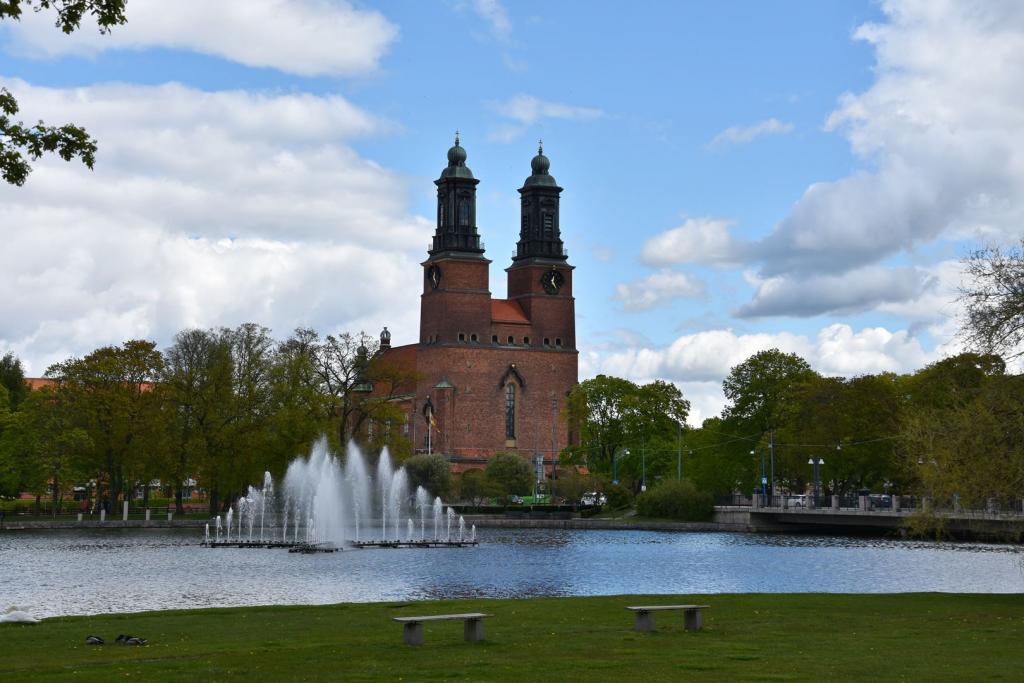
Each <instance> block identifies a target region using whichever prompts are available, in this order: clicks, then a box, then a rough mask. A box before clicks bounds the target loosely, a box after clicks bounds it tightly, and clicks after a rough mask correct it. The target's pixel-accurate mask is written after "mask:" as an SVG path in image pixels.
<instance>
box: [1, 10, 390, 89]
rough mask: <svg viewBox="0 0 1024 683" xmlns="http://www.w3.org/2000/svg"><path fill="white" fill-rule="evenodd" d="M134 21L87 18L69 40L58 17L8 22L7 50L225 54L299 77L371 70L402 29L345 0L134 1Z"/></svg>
mask: <svg viewBox="0 0 1024 683" xmlns="http://www.w3.org/2000/svg"><path fill="white" fill-rule="evenodd" d="M126 14H127V17H128V23H127V24H125V25H123V26H117V27H115V28H113V29H112V30H111V32H110V34H109V35H101V34H100V33H99V32H98V31H96V30H94V28H93V27H91V26H89V25H88V21H86V22H83V29H81V30H79V31H76V32H75V33H73V34H71V35H64V34H62V33H61V32H60V31H57V30H54V28H53V21H54V15H53V13H52V12H32V11H28V12H24V13H23V15H22V19H21V21H20V22H5V24H7V23H10V24H11V25H10V26H9V27H7V29H6V30H7V31H8V32H9V35H10V36H11V37H12V41H11V44H10V45H9V46H8V50H9V51H10V52H13V53H15V54H19V55H22V56H30V57H44V58H53V57H59V56H62V55H66V54H74V55H95V54H97V53H99V52H102V51H105V50H117V49H128V50H143V49H147V48H169V49H178V50H190V51H193V52H199V53H202V54H207V55H212V56H215V57H222V58H224V59H228V60H231V61H234V62H239V63H241V64H245V65H246V66H254V67H269V68H272V69H277V70H280V71H285V72H288V73H293V74H298V75H301V76H320V75H340V76H352V75H359V74H364V73H367V72H372V71H374V70H375V69H377V68H378V64H379V62H380V59H381V58H382V57H383V55H384V54H385V52H386V51H387V49H388V46H389V45H390V44H391V43H392V42H393V41H394V40H395V39H396V38H397V37H398V28H397V27H396V26H395V25H394V24H392V23H391V22H389V21H388V20H387V19H386V18H385V17H384V16H383V15H381V14H380V13H379V12H376V11H369V10H364V9H357V8H355V7H353V6H352V4H350V3H349V2H346V1H345V0H334V1H332V2H327V0H216V2H209V1H208V0H173V2H163V1H161V0H131V2H130V3H128V6H127V12H126Z"/></svg>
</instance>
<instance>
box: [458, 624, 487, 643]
mask: <svg viewBox="0 0 1024 683" xmlns="http://www.w3.org/2000/svg"><path fill="white" fill-rule="evenodd" d="M464 623H465V626H464V627H463V629H462V630H463V633H464V634H465V636H466V641H467V642H470V643H476V642H479V641H481V640H483V639H484V620H483V619H466V621H465V622H464Z"/></svg>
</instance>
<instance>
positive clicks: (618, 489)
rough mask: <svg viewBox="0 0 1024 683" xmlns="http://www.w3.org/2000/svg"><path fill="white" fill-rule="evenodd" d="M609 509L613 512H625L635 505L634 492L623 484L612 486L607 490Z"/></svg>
mask: <svg viewBox="0 0 1024 683" xmlns="http://www.w3.org/2000/svg"><path fill="white" fill-rule="evenodd" d="M605 496H607V498H608V507H609V508H610V509H612V510H624V509H626V508H628V507H631V506H632V505H633V492H632V491H630V490H629V488H627V487H625V486H623V485H622V484H612V485H610V486H608V487H607V488H606V489H605Z"/></svg>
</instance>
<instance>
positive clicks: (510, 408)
mask: <svg viewBox="0 0 1024 683" xmlns="http://www.w3.org/2000/svg"><path fill="white" fill-rule="evenodd" d="M505 438H506V439H514V438H516V385H515V384H512V383H511V382H509V383H508V384H507V385H505Z"/></svg>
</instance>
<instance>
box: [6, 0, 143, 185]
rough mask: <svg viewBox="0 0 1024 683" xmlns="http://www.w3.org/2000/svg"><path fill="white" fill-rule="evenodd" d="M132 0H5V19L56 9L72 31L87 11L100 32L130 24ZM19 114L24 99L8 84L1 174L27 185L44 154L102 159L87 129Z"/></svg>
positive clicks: (90, 164)
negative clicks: (50, 123)
mask: <svg viewBox="0 0 1024 683" xmlns="http://www.w3.org/2000/svg"><path fill="white" fill-rule="evenodd" d="M125 2H126V0H0V20H3V19H14V20H15V21H17V20H18V19H20V18H21V14H22V12H23V11H24V10H25V8H31V9H33V10H35V11H40V10H51V9H52V10H56V11H57V21H56V25H57V27H59V28H60V29H61V30H62V31H63V32H64V33H71V32H73V31H75V30H76V29H78V28H79V27H80V26H81V24H82V18H83V17H84V16H86V15H90V16H92V17H93V18H94V19H95V20H96V24H97V26H98V27H99V30H100V33H109V32H110V29H111V27H112V26H116V25H119V24H123V23H125V16H124V10H125ZM17 113H18V102H17V100H16V99H15V98H14V95H12V94H11V93H10V92H8V91H7V89H5V88H0V176H2V177H3V179H4V181H5V182H8V183H10V184H12V185H23V184H24V183H25V179H26V178H28V174H29V173H31V171H32V166H31V164H30V163H29V162H30V161H36V160H38V159H39V158H40V157H42V155H43V154H44V153H47V152H55V153H56V154H57V155H58V156H60V158H62V159H64V161H71V160H72V159H74V158H75V157H78V158H80V159H81V160H82V162H83V163H84V164H85V165H86V166H87V167H88V168H89V169H92V167H93V164H94V163H95V161H96V141H95V140H93V139H92V138H90V137H89V134H88V133H86V131H85V129H83V128H80V127H78V126H75V125H73V124H70V123H68V124H64V125H63V126H47V125H46V124H44V123H43V122H42V121H40V122H38V123H36V124H35V125H32V126H26V125H25V124H24V123H22V122H21V121H14V120H12V118H11V117H13V116H15V115H16V114H17Z"/></svg>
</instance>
